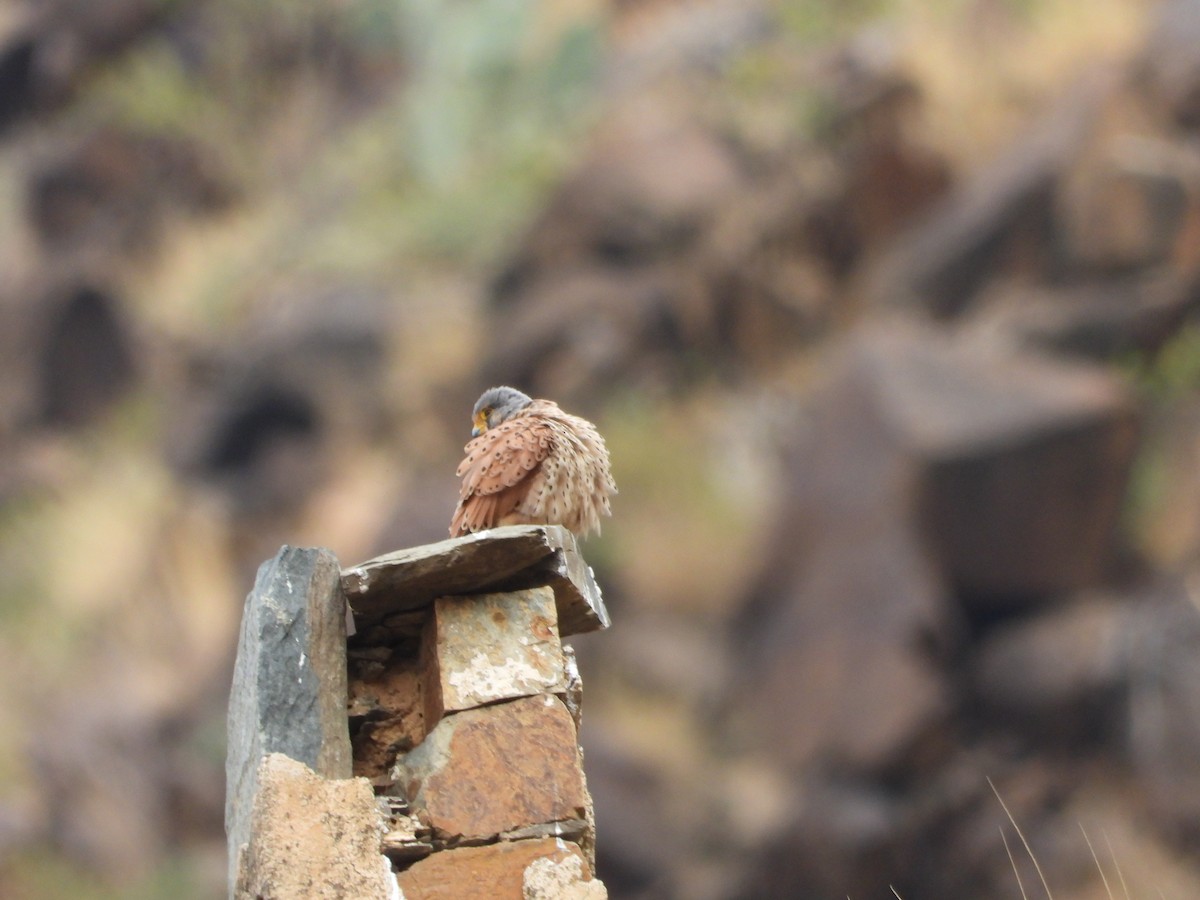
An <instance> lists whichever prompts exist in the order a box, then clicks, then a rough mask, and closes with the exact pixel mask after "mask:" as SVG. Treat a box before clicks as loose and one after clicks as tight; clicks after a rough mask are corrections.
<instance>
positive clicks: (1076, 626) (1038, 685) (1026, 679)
mask: <svg viewBox="0 0 1200 900" xmlns="http://www.w3.org/2000/svg"><path fill="white" fill-rule="evenodd" d="M1136 615H1138V612H1137V610H1136V609H1135V608H1134V607H1133V606H1132V605H1131V604H1128V603H1120V602H1116V601H1114V600H1112V599H1108V600H1104V599H1090V600H1084V601H1081V602H1078V603H1074V604H1072V605H1070V606H1066V607H1062V608H1059V609H1052V610H1049V611H1047V612H1045V613H1043V614H1041V615H1037V616H1034V617H1031V618H1026V619H1023V620H1020V621H1015V622H1012V623H1010V624H1006V625H1003V626H1000V627H998V628H996V629H995V632H994V633H993V634H990V635H989V636H988V637H987V639H986V640H985V641H984V642H983V644H982V646H981V647H980V649H979V653H978V657H977V662H976V665H975V675H976V684H977V688H978V690H979V694H980V696H981V698H982V699H983V700H984V701H985V702H987V703H990V704H992V705H994V706H996V707H999V708H1002V709H1005V710H1010V711H1016V712H1018V713H1023V714H1025V715H1029V716H1037V717H1040V718H1042V719H1045V718H1047V717H1049V718H1052V719H1054V720H1056V721H1057V722H1058V723H1059V724H1060V725H1063V724H1064V721H1065V719H1067V718H1070V717H1072V716H1073V715H1075V714H1081V713H1082V712H1083V711H1086V710H1087V709H1088V708H1089V707H1090V706H1094V705H1096V704H1097V703H1101V702H1104V701H1108V702H1107V703H1105V705H1106V706H1108V707H1110V710H1111V711H1112V712H1115V704H1114V703H1113V700H1114V695H1113V691H1114V690H1115V689H1117V688H1118V687H1119V686H1120V685H1121V683H1122V682H1123V681H1125V680H1127V678H1128V674H1129V658H1128V653H1129V649H1130V642H1129V634H1130V627H1131V626H1132V625H1133V619H1134V617H1135V616H1136Z"/></svg>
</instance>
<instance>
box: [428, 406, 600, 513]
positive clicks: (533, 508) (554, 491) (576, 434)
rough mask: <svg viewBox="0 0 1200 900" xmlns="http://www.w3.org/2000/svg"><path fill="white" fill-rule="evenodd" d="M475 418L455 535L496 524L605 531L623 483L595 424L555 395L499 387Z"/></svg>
mask: <svg viewBox="0 0 1200 900" xmlns="http://www.w3.org/2000/svg"><path fill="white" fill-rule="evenodd" d="M474 426H475V427H474V428H473V429H472V430H471V436H472V440H471V442H470V443H468V444H467V446H466V448H465V452H466V458H465V459H464V460H463V461H462V463H460V464H459V467H458V472H457V474H458V476H459V477H460V478H462V480H463V481H462V489H461V490H460V491H459V495H458V508H457V509H455V510H454V518H453V519H452V520H451V521H450V536H451V537H458V536H459V535H464V534H469V533H470V532H472V531H481V530H483V529H485V528H494V527H496V526H497V525H563V526H566V528H567V529H568V530H569V531H571V532H573V533H574V534H575V535H577V536H578V537H583V536H584V535H586V534H587V533H588V532H590V531H592V530H593V529H595V531H596V532H597V533H599V531H600V516H601V515H606V516H607V515H611V509H610V508H609V499H608V498H609V497H610V496H612V495H613V494H615V493H616V492H617V485H616V482H614V481H613V477H612V471H611V470H610V469H609V463H608V448H607V447H605V446H604V438H602V437H600V432H598V431H597V430H596V426H595V425H593V424H592V423H591V422H589V421H587V420H586V419H581V418H579V417H578V416H572V415H569V414H567V413H565V412H563V411H562V410H561V409H559V408H558V404H557V403H553V402H551V401H549V400H533V399H531V398H530V397H528V396H527V395H525V394H522V393H521V392H520V391H518V390H516V389H515V388H510V387H494V388H489V389H488V390H486V391H484V392H483V396H482V397H480V398H479V400H478V401H477V402H476V403H475V411H474Z"/></svg>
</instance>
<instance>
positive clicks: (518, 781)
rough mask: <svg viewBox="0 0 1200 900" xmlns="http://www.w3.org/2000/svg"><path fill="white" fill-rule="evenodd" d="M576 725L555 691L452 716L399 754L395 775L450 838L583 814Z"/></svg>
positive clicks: (484, 836)
mask: <svg viewBox="0 0 1200 900" xmlns="http://www.w3.org/2000/svg"><path fill="white" fill-rule="evenodd" d="M576 741H577V738H576V735H575V725H574V723H573V722H572V721H571V716H570V713H568V712H567V710H566V707H564V706H563V704H562V703H561V702H560V701H559V700H558V699H557V698H555V697H553V696H550V695H540V696H537V697H522V698H520V699H517V700H511V701H509V702H507V703H499V704H495V705H493V706H486V707H481V708H479V709H470V710H466V711H465V712H460V713H456V714H455V715H453V716H447V717H446V718H444V719H442V721H441V722H439V723H438V725H437V727H436V728H434V729H433V730H432V731H430V732H429V734H428V736H427V737H426V738H425V741H424V742H423V743H422V744H421V745H420V746H419V747H417V748H416V749H415V750H413V751H412V752H411V753H408V754H406V755H404V756H402V757H400V758H399V759H397V761H396V766H395V769H394V770H393V773H392V780H393V781H394V782H396V783H397V784H398V785H399V786H400V787H401V788H402V789H403V791H404V793H405V795H406V796H407V797H408V798H409V800H410V801H411V803H412V805H413V808H414V809H415V810H418V811H423V812H424V813H425V814H427V815H428V816H429V821H430V824H431V825H432V826H433V829H434V833H435V835H436V836H437V837H438V838H439V839H441V840H445V841H449V842H454V841H462V842H479V841H486V840H491V839H493V838H494V837H495V836H496V835H499V834H503V833H505V832H510V831H514V830H515V829H518V828H524V827H525V826H529V825H538V824H542V823H548V822H557V821H564V820H568V819H579V818H584V817H585V809H586V807H587V791H586V788H585V787H584V782H583V775H582V768H581V762H580V756H579V750H578V747H577V744H576Z"/></svg>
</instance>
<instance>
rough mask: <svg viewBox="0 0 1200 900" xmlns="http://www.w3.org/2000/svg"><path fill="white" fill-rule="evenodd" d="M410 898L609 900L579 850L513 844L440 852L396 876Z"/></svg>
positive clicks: (548, 842) (549, 842)
mask: <svg viewBox="0 0 1200 900" xmlns="http://www.w3.org/2000/svg"><path fill="white" fill-rule="evenodd" d="M396 881H397V882H398V883H399V885H400V890H401V891H402V892H403V895H404V898H405V900H551V898H555V900H603V898H605V897H607V896H608V894H607V892H606V891H605V890H604V885H603V884H602V883H601V882H600V881H598V880H596V879H593V878H592V874H591V869H590V868H589V866H588V864H587V861H586V860H585V859H584V858H583V854H582V853H580V851H579V848H578V847H576V846H575V845H574V844H571V843H568V842H566V841H561V840H555V839H551V838H544V839H541V840H530V841H512V842H508V841H506V842H503V843H499V844H490V845H488V846H486V847H460V848H458V849H456V850H445V851H443V852H441V853H435V854H434V855H433V856H431V857H429V858H428V859H425V860H422V861H421V862H418V863H416V864H414V865H413V866H412V867H411V868H409V869H408V870H407V871H404V872H401V873H400V874H399V875H397V876H396Z"/></svg>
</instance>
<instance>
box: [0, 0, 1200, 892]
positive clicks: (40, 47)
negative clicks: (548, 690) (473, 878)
mask: <svg viewBox="0 0 1200 900" xmlns="http://www.w3.org/2000/svg"><path fill="white" fill-rule="evenodd" d="M1198 137H1200V2H1197V0H1171V2H1163V3H1160V4H1148V3H1144V2H1136V0H1099V2H1097V3H1094V4H1091V5H1089V8H1088V12H1087V14H1086V15H1082V14H1081V13H1080V8H1079V7H1078V5H1076V4H1070V3H1068V2H1066V0H1044V2H1042V3H1007V2H1002V0H970V2H961V3H953V4H938V5H937V10H936V11H932V10H923V9H920V8H914V7H913V5H911V4H901V3H892V2H879V3H853V4H834V3H828V4H826V3H821V4H813V3H800V2H778V3H767V2H765V0H764V2H751V3H746V2H736V3H735V2H720V0H655V2H648V3H647V2H643V3H631V2H622V0H574V2H568V0H545V2H542V3H533V2H523V0H480V2H473V3H469V4H460V3H443V4H437V3H431V2H423V0H344V2H341V3H337V4H312V5H308V4H295V3H293V2H290V0H264V2H258V3H243V2H239V0H86V2H85V0H24V2H22V0H10V2H8V3H7V4H5V5H3V6H2V7H0V198H2V202H0V238H2V240H0V348H2V352H0V367H2V372H0V448H2V450H3V452H2V453H0V623H2V627H0V654H2V655H3V658H4V659H5V660H6V665H5V666H3V667H2V671H0V895H3V896H6V897H9V896H11V897H17V898H31V900H34V898H36V900H40V898H49V897H60V896H74V897H87V898H115V897H146V898H150V897H172V898H178V897H209V896H213V895H215V894H217V893H219V892H220V890H221V886H222V884H223V879H224V872H225V865H224V858H223V852H224V839H223V835H222V803H223V798H224V788H223V783H222V772H223V760H224V734H223V728H224V718H223V716H224V706H225V702H226V699H227V697H228V690H229V678H230V670H231V665H232V658H233V642H234V638H235V634H236V628H237V617H238V616H239V614H240V612H241V608H242V599H243V597H244V595H245V593H246V591H247V590H248V589H249V587H250V585H251V583H252V580H253V572H254V569H255V567H256V566H257V564H258V563H259V562H260V561H261V560H262V559H264V558H267V557H269V556H271V555H273V554H274V553H275V552H276V550H277V549H278V547H279V545H280V544H282V543H288V544H291V545H299V546H305V545H315V546H324V547H328V548H330V549H332V550H333V551H334V552H335V553H336V554H337V556H338V557H339V558H340V559H341V560H342V561H343V562H346V563H352V562H354V561H356V560H359V559H364V558H367V557H369V556H373V555H375V554H377V553H381V552H384V551H387V550H391V549H395V548H398V547H403V546H408V545H413V544H418V543H423V542H426V541H431V540H437V539H439V538H441V537H443V536H444V535H445V530H446V526H447V524H448V521H449V517H450V513H451V511H452V508H453V505H454V504H453V501H454V499H455V497H456V483H455V478H454V467H455V465H456V464H457V462H458V459H459V452H460V450H461V446H462V444H463V443H464V442H465V439H466V437H467V431H468V429H469V427H470V425H469V412H470V405H471V403H472V402H473V401H474V399H475V397H476V396H477V395H478V394H479V392H480V391H481V390H482V389H483V388H484V387H487V386H489V385H490V384H492V383H499V382H509V383H512V384H515V385H517V386H519V387H521V388H522V389H524V390H526V391H527V392H529V393H531V394H534V395H537V396H546V397H550V398H553V399H556V400H558V401H559V402H560V403H561V404H562V405H563V406H564V407H566V408H568V409H569V410H571V411H574V412H578V413H580V414H583V415H587V416H589V417H590V418H593V419H594V420H595V421H597V422H598V423H599V424H600V426H601V430H602V431H603V433H604V434H605V435H606V437H607V439H608V441H609V445H610V447H611V450H612V454H613V458H614V465H615V468H616V476H617V481H618V484H619V486H620V489H621V493H620V495H619V496H618V497H617V498H616V500H617V502H616V504H615V515H614V518H613V519H612V521H611V522H608V523H606V527H605V531H604V535H603V537H602V538H600V539H593V540H591V541H589V542H588V543H587V544H586V545H585V547H584V552H585V553H586V555H587V558H588V561H589V562H590V563H591V564H592V566H593V567H594V568H595V570H596V575H597V579H598V580H599V581H600V583H601V584H602V585H603V586H604V590H605V596H606V598H607V600H608V602H609V605H610V608H611V611H612V613H613V619H614V625H613V628H612V629H611V631H610V632H609V633H607V634H605V635H602V636H588V637H582V638H580V639H579V640H578V641H577V642H576V649H577V652H578V656H579V660H580V666H581V669H582V673H583V677H584V680H585V683H586V686H587V692H586V703H585V711H584V717H583V741H584V745H585V749H586V764H587V773H588V782H589V787H590V790H591V792H592V794H593V796H594V798H595V803H596V813H597V827H598V870H599V871H598V874H599V876H600V877H601V878H602V879H603V880H604V882H605V883H606V884H607V885H608V887H609V890H610V892H611V894H612V896H613V897H615V898H675V897H677V898H688V900H706V898H712V900H717V898H764V897H780V898H783V897H789V898H790V897H797V896H799V897H845V896H849V897H853V898H856V900H858V898H867V897H888V896H901V897H904V898H923V900H939V898H947V900H949V898H962V897H966V896H969V897H972V898H980V900H988V898H992V897H995V898H1001V897H1011V896H1016V895H1018V894H1020V893H1021V886H1023V887H1024V890H1026V891H1029V892H1030V896H1037V895H1039V894H1038V891H1039V889H1040V888H1039V887H1038V885H1039V884H1040V881H1039V878H1040V876H1039V873H1038V871H1036V869H1035V866H1034V863H1033V858H1036V861H1037V863H1038V865H1039V866H1040V871H1041V873H1043V874H1044V877H1045V879H1046V881H1047V882H1048V884H1049V889H1050V890H1051V891H1053V894H1054V896H1055V897H1056V898H1059V900H1090V898H1105V897H1111V896H1123V895H1125V893H1126V891H1125V888H1127V892H1128V894H1129V895H1131V896H1158V895H1161V896H1163V897H1165V898H1190V897H1194V896H1200V856H1197V854H1196V850H1195V846H1196V845H1195V837H1196V834H1197V833H1198V832H1200V803H1198V802H1197V800H1196V798H1197V797H1200V690H1197V685H1198V684H1200V682H1198V680H1197V677H1196V672H1195V662H1194V660H1195V659H1196V658H1197V651H1198V649H1200V615H1198V613H1197V602H1196V597H1195V583H1196V577H1195V576H1196V575H1197V574H1198V573H1200V475H1198V474H1197V473H1198V472H1200V466H1198V465H1197V462H1198V460H1200V400H1198V395H1197V387H1200V324H1198V322H1200V319H1198V318H1197V317H1198V316H1200V151H1198V150H1197V146H1198ZM1014 824H1015V825H1016V826H1019V827H1020V831H1021V835H1020V836H1018V834H1017V832H1016V830H1015V828H1014ZM1024 841H1027V842H1028V848H1029V849H1028V851H1027V850H1026V847H1025V844H1024ZM1009 852H1011V858H1010V855H1009Z"/></svg>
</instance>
